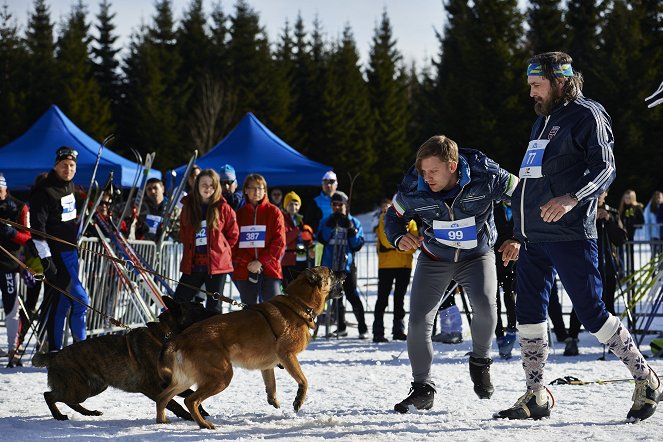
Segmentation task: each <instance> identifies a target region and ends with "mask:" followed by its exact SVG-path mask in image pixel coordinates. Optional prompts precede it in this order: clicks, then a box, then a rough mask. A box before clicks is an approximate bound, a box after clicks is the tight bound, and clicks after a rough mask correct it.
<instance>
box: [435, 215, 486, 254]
mask: <svg viewBox="0 0 663 442" xmlns="http://www.w3.org/2000/svg"><path fill="white" fill-rule="evenodd" d="M433 231H434V232H435V239H437V240H438V241H439V242H441V243H442V244H444V245H447V246H449V247H453V248H456V249H473V248H475V247H476V246H477V226H476V220H475V219H474V217H473V216H472V217H470V218H464V219H460V220H457V221H433Z"/></svg>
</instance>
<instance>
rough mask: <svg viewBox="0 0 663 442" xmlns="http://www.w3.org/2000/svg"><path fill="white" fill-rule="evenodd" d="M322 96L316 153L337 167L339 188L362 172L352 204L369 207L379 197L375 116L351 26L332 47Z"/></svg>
mask: <svg viewBox="0 0 663 442" xmlns="http://www.w3.org/2000/svg"><path fill="white" fill-rule="evenodd" d="M324 84H325V90H324V93H323V95H322V102H321V106H322V116H323V118H324V119H323V125H324V126H323V130H322V132H321V133H320V134H319V137H318V144H317V148H316V149H315V150H314V152H315V155H316V157H317V158H319V159H320V160H321V161H323V162H324V163H326V164H331V165H333V166H334V170H336V173H337V175H338V177H339V190H345V191H348V190H349V186H350V180H349V179H348V178H347V177H348V175H351V176H354V175H356V174H357V173H361V175H360V176H359V178H358V180H357V182H356V183H355V187H354V189H353V191H354V195H353V197H352V198H353V207H354V209H353V210H355V211H357V209H358V208H360V209H362V210H366V209H368V208H370V207H373V205H374V204H375V202H376V200H377V199H378V198H379V196H380V192H381V188H380V186H379V181H378V180H379V177H378V175H377V173H376V171H375V170H374V168H373V166H374V165H375V161H376V155H375V151H374V148H373V144H372V129H373V127H372V118H371V115H370V104H369V98H368V88H367V86H366V83H365V81H364V78H363V76H362V73H361V69H360V66H359V54H358V52H357V47H356V45H355V42H354V37H353V35H352V31H351V30H350V28H349V27H347V26H346V28H345V29H344V31H343V37H342V39H341V41H340V42H338V43H337V45H336V47H335V48H334V49H333V50H332V53H331V55H330V60H329V68H328V70H327V75H326V78H325V82H324Z"/></svg>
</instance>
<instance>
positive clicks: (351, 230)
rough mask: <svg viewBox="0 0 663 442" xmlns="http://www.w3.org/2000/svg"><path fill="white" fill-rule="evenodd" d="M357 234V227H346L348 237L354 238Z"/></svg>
mask: <svg viewBox="0 0 663 442" xmlns="http://www.w3.org/2000/svg"><path fill="white" fill-rule="evenodd" d="M356 235H357V229H355V228H354V227H350V228H349V229H348V238H354V237H355V236H356Z"/></svg>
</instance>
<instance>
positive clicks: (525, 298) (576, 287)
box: [516, 239, 610, 333]
mask: <svg viewBox="0 0 663 442" xmlns="http://www.w3.org/2000/svg"><path fill="white" fill-rule="evenodd" d="M517 266H518V270H517V272H516V293H517V297H516V317H517V319H518V324H521V325H524V324H541V323H545V322H547V321H548V301H549V297H550V290H551V287H552V285H553V283H554V281H555V275H556V274H557V275H559V279H560V281H561V282H562V285H563V286H564V288H565V289H566V292H567V293H568V295H569V298H571V303H572V304H573V307H574V309H575V311H576V314H577V315H578V319H579V320H580V322H581V323H582V325H584V326H585V329H587V331H589V332H591V333H596V332H598V331H599V330H600V329H601V327H603V325H604V324H605V322H606V321H607V320H608V318H609V317H610V314H609V313H608V311H607V310H606V308H605V304H604V303H603V300H602V299H601V295H602V292H603V287H602V284H601V275H600V273H599V270H598V247H597V244H596V240H593V239H587V240H577V241H560V242H546V243H527V244H526V245H523V246H522V247H521V248H520V257H519V258H518V264H517Z"/></svg>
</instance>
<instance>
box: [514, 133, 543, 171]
mask: <svg viewBox="0 0 663 442" xmlns="http://www.w3.org/2000/svg"><path fill="white" fill-rule="evenodd" d="M548 142H549V140H532V141H530V142H529V145H528V146H527V152H525V157H524V158H523V161H522V163H520V173H519V174H518V177H520V178H541V177H542V176H543V173H542V172H541V165H542V164H543V154H544V153H545V151H546V146H547V145H548Z"/></svg>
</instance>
